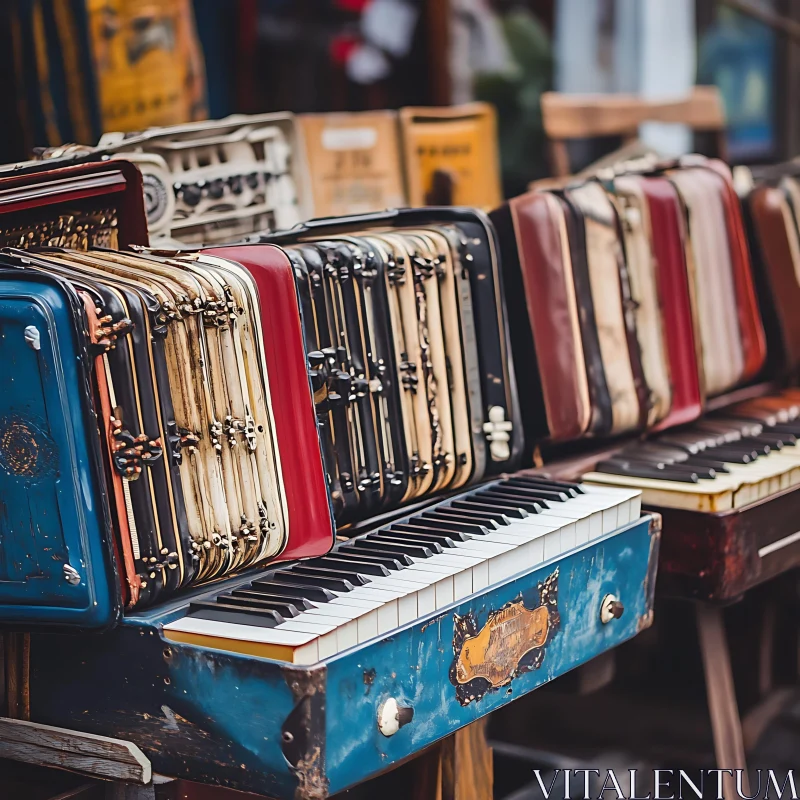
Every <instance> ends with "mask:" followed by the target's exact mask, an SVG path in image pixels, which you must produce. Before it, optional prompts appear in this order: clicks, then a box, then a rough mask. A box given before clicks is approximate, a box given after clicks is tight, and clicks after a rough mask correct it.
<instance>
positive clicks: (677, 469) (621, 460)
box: [606, 454, 717, 480]
mask: <svg viewBox="0 0 800 800" xmlns="http://www.w3.org/2000/svg"><path fill="white" fill-rule="evenodd" d="M606 461H607V462H608V463H609V464H619V465H620V467H622V468H623V469H625V470H629V469H633V468H636V467H643V468H646V469H657V470H661V471H662V472H664V473H667V472H669V473H671V474H677V475H679V474H681V473H684V472H685V473H688V474H695V475H697V477H698V478H701V479H703V480H713V479H714V478H716V477H717V473H716V471H715V470H714V469H713V468H712V467H705V466H699V465H696V464H692V465H687V464H684V463H683V462H678V463H676V462H671V461H661V460H658V459H656V458H644V457H642V458H634V457H628V456H625V455H623V454H619V455H617V456H614V457H612V458H609V459H606ZM665 480H667V479H665Z"/></svg>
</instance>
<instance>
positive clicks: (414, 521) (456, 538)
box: [392, 517, 469, 542]
mask: <svg viewBox="0 0 800 800" xmlns="http://www.w3.org/2000/svg"><path fill="white" fill-rule="evenodd" d="M398 525H413V526H415V528H417V527H419V528H421V529H422V530H424V531H425V533H429V534H431V536H434V537H439V536H441V537H442V538H445V539H447V538H449V539H452V540H453V542H466V541H467V540H468V539H469V536H467V534H466V533H462V532H461V531H459V530H453V532H452V533H450V532H447V531H441V530H439V529H438V528H431V527H429V526H426V525H425V520H424V519H422V517H411V518H410V519H407V520H406V521H405V522H396V523H394V525H392V528H394V529H398V530H399V528H397V526H398ZM456 527H457V526H456V525H453V528H456Z"/></svg>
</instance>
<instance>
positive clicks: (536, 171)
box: [474, 9, 553, 195]
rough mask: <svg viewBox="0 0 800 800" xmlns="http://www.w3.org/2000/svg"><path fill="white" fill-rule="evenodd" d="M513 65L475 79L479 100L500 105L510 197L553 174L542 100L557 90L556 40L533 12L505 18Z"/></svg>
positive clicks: (503, 23)
mask: <svg viewBox="0 0 800 800" xmlns="http://www.w3.org/2000/svg"><path fill="white" fill-rule="evenodd" d="M501 27H502V30H503V35H504V36H505V39H506V44H507V45H508V49H509V52H510V55H511V58H512V65H511V66H510V68H509V69H508V71H506V72H503V73H482V74H478V75H476V76H475V87H474V88H475V96H476V97H477V98H478V99H480V100H484V101H486V102H489V103H493V104H494V105H495V106H496V107H497V114H498V135H499V140H500V156H501V163H502V170H503V183H504V188H505V191H506V194H507V195H512V194H518V193H519V192H521V191H524V190H525V188H526V186H527V184H528V182H529V181H531V180H533V179H535V178H538V177H541V176H543V175H545V174H546V173H547V158H546V154H545V149H544V144H545V138H544V131H543V129H542V112H541V106H540V102H539V100H540V97H541V95H542V92H545V91H547V90H548V89H550V87H551V86H552V75H553V52H552V46H551V44H550V38H549V36H548V33H547V31H546V30H545V29H544V27H543V26H542V25H541V23H540V22H539V21H538V20H537V19H536V17H534V16H533V14H531V13H530V12H528V11H526V10H524V9H516V10H514V11H512V12H510V13H508V14H506V15H505V16H504V17H503V18H502V20H501Z"/></svg>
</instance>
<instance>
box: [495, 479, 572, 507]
mask: <svg viewBox="0 0 800 800" xmlns="http://www.w3.org/2000/svg"><path fill="white" fill-rule="evenodd" d="M497 488H498V489H502V491H503V492H519V493H520V494H523V493H524V494H526V495H529V496H531V497H533V496H536V497H541V498H542V499H543V500H558V501H559V502H561V503H565V502H566V501H567V500H569V498H570V495H569V494H568V493H567V492H566V491H564V490H562V489H555V488H554V489H547V488H544V487H541V488H540V487H539V486H532V485H531V484H529V483H527V482H526V481H523V480H520V479H519V478H507V479H506V480H504V481H503V483H502V486H498V487H497Z"/></svg>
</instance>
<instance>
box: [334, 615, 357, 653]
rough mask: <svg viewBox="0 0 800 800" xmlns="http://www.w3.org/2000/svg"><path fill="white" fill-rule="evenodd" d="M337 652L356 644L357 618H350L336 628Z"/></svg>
mask: <svg viewBox="0 0 800 800" xmlns="http://www.w3.org/2000/svg"><path fill="white" fill-rule="evenodd" d="M336 643H337V652H338V653H341V652H343V651H345V650H349V649H350V648H351V647H355V646H356V645H357V644H358V620H355V619H354V620H350V622H345V624H344V625H340V626H339V627H338V628H337V629H336Z"/></svg>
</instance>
